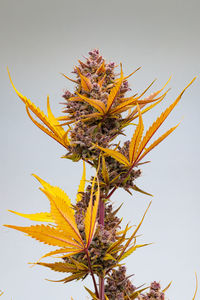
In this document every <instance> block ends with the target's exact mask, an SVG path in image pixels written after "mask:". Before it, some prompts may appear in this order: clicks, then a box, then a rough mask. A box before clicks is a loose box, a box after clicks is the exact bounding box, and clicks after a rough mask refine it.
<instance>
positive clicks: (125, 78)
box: [124, 67, 141, 80]
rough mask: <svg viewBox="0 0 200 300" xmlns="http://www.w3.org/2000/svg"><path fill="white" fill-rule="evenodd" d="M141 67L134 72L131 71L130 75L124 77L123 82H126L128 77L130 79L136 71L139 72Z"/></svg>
mask: <svg viewBox="0 0 200 300" xmlns="http://www.w3.org/2000/svg"><path fill="white" fill-rule="evenodd" d="M140 69H141V67H139V68H137V69H136V70H135V71H133V72H132V73H131V74H129V75H128V76H125V77H124V80H127V79H128V78H129V77H131V76H132V75H133V74H135V73H136V72H137V71H138V70H140Z"/></svg>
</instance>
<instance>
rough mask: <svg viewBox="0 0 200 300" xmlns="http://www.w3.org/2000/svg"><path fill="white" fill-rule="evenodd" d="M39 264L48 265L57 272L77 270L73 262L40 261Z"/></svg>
mask: <svg viewBox="0 0 200 300" xmlns="http://www.w3.org/2000/svg"><path fill="white" fill-rule="evenodd" d="M37 265H40V266H43V267H47V268H50V269H51V270H53V271H56V272H62V273H65V272H67V273H68V272H70V273H74V272H77V268H76V266H75V265H73V264H69V263H66V262H55V263H42V262H38V263H37Z"/></svg>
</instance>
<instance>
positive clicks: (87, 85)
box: [76, 68, 92, 92]
mask: <svg viewBox="0 0 200 300" xmlns="http://www.w3.org/2000/svg"><path fill="white" fill-rule="evenodd" d="M76 70H77V71H78V75H79V76H80V78H81V87H82V88H83V90H84V91H86V92H90V91H91V89H92V83H91V81H90V79H89V78H88V77H86V76H84V75H83V74H81V71H80V69H79V68H76Z"/></svg>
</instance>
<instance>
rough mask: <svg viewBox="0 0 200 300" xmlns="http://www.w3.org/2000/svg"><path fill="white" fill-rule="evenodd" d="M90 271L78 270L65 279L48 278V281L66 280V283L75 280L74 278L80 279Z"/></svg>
mask: <svg viewBox="0 0 200 300" xmlns="http://www.w3.org/2000/svg"><path fill="white" fill-rule="evenodd" d="M87 273H88V272H87V271H81V272H77V273H76V274H72V275H70V276H68V277H66V278H64V279H61V280H50V279H46V280H47V281H50V282H64V283H67V282H70V281H73V280H80V279H81V278H83V277H84V276H85V275H86V274H87Z"/></svg>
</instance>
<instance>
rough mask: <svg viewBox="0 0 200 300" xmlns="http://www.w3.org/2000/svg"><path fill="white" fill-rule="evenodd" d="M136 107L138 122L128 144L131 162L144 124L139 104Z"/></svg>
mask: <svg viewBox="0 0 200 300" xmlns="http://www.w3.org/2000/svg"><path fill="white" fill-rule="evenodd" d="M137 109H138V114H139V123H138V125H137V127H136V130H135V132H134V134H133V137H132V139H131V142H130V146H129V161H130V163H131V164H132V163H133V160H134V159H135V156H136V153H137V150H138V146H139V144H140V141H141V138H142V134H143V131H144V124H143V121H142V115H141V112H140V108H139V105H137Z"/></svg>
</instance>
